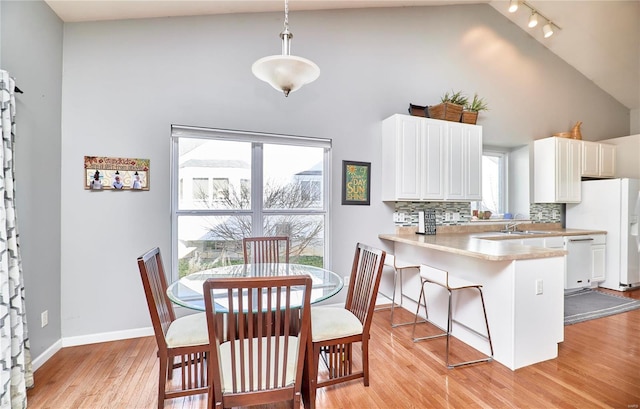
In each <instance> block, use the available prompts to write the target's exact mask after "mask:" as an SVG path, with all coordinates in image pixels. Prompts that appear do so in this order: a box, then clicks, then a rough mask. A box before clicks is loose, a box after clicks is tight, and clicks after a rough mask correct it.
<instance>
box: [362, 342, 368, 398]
mask: <svg viewBox="0 0 640 409" xmlns="http://www.w3.org/2000/svg"><path fill="white" fill-rule="evenodd" d="M362 375H363V378H364V386H369V340H368V339H363V340H362Z"/></svg>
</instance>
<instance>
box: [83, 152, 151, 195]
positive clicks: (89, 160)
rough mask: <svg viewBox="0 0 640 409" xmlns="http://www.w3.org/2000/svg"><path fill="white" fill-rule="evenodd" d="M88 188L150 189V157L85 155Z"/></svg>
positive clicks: (86, 187) (85, 181)
mask: <svg viewBox="0 0 640 409" xmlns="http://www.w3.org/2000/svg"><path fill="white" fill-rule="evenodd" d="M84 188H85V189H87V190H94V191H95V190H114V191H123V190H134V191H135V190H138V191H140V190H149V159H133V158H109V157H104V156H85V157H84Z"/></svg>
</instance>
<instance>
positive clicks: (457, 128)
mask: <svg viewBox="0 0 640 409" xmlns="http://www.w3.org/2000/svg"><path fill="white" fill-rule="evenodd" d="M447 135H448V152H447V155H448V156H447V158H448V185H447V194H446V198H447V199H448V200H461V201H467V200H482V128H480V127H478V126H474V125H468V124H462V123H455V122H453V123H451V124H449V126H448V134H447Z"/></svg>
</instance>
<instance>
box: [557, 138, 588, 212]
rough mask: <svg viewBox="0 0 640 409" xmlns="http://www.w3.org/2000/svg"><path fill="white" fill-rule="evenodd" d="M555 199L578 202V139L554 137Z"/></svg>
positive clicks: (580, 154)
mask: <svg viewBox="0 0 640 409" xmlns="http://www.w3.org/2000/svg"><path fill="white" fill-rule="evenodd" d="M556 139H557V140H556V145H557V155H556V169H557V175H556V201H557V202H560V203H576V202H580V186H581V185H580V181H581V179H580V165H581V160H580V159H581V156H582V145H581V143H580V141H578V140H574V139H568V138H556Z"/></svg>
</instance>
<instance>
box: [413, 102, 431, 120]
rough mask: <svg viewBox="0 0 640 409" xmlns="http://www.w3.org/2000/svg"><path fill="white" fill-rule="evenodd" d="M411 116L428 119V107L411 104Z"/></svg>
mask: <svg viewBox="0 0 640 409" xmlns="http://www.w3.org/2000/svg"><path fill="white" fill-rule="evenodd" d="M409 114H411V115H413V116H422V117H427V116H428V115H427V107H423V106H420V105H413V104H409Z"/></svg>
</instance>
